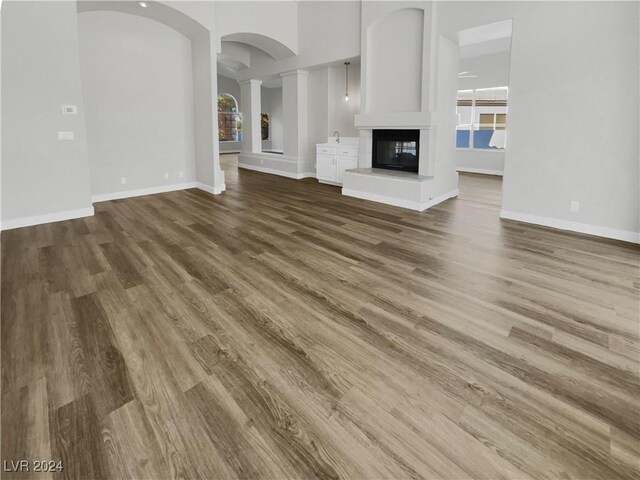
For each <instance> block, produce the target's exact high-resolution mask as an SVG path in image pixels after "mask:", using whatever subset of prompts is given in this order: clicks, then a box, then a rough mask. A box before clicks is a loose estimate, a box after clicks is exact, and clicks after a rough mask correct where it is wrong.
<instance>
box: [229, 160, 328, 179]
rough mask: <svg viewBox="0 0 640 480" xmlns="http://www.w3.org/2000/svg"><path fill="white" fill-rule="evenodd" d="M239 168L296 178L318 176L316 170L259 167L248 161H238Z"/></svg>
mask: <svg viewBox="0 0 640 480" xmlns="http://www.w3.org/2000/svg"><path fill="white" fill-rule="evenodd" d="M238 168H244V169H245V170H253V171H256V172H261V173H269V174H271V175H279V176H281V177H287V178H295V179H296V180H300V179H301V178H309V177H315V176H316V172H305V173H293V172H286V171H283V170H276V169H275V168H267V167H258V166H257V165H251V164H248V163H238Z"/></svg>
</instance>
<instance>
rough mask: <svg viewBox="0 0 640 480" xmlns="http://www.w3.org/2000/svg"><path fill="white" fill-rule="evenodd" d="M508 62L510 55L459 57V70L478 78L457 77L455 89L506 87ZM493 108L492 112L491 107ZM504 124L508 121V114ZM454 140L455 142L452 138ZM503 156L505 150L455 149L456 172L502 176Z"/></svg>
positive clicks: (507, 83)
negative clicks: (456, 87)
mask: <svg viewBox="0 0 640 480" xmlns="http://www.w3.org/2000/svg"><path fill="white" fill-rule="evenodd" d="M510 59H511V52H500V53H493V54H491V55H481V56H478V57H473V58H461V59H460V66H459V67H458V71H459V72H469V74H470V75H477V77H475V78H458V90H470V89H475V88H491V87H503V86H508V85H509V66H510ZM492 109H493V110H495V108H494V107H492ZM493 110H492V111H493ZM507 122H509V116H508V115H507ZM508 130H509V126H508V125H507V131H508ZM453 141H454V142H455V137H454V138H453ZM504 155H505V152H504V150H488V151H482V150H473V149H456V168H457V169H458V170H459V171H471V172H480V173H489V174H495V175H502V173H503V171H504Z"/></svg>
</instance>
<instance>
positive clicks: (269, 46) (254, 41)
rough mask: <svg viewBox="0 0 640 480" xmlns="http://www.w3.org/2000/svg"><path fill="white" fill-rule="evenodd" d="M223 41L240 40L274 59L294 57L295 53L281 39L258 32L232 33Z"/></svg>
mask: <svg viewBox="0 0 640 480" xmlns="http://www.w3.org/2000/svg"><path fill="white" fill-rule="evenodd" d="M221 40H222V41H223V42H229V41H231V42H238V43H244V44H246V45H251V46H252V47H255V48H257V49H260V50H262V51H263V52H265V53H267V54H268V55H270V56H271V57H272V58H273V59H274V60H283V59H285V58H288V57H293V56H294V55H295V53H294V52H293V50H291V49H290V48H289V47H287V46H286V45H284V44H283V43H280V42H279V41H277V40H275V39H273V38H271V37H267V36H266V35H260V34H258V33H230V34H228V35H225V36H223V37H222V38H221Z"/></svg>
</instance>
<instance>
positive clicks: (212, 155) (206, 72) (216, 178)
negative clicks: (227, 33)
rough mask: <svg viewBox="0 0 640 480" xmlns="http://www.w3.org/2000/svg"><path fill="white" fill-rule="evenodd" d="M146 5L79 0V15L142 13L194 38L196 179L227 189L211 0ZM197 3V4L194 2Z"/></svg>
mask: <svg viewBox="0 0 640 480" xmlns="http://www.w3.org/2000/svg"><path fill="white" fill-rule="evenodd" d="M146 3H147V5H148V6H147V7H146V8H142V7H141V6H140V5H139V4H138V3H137V2H132V1H121V0H115V1H111V0H97V1H93V0H91V1H87V0H79V1H77V2H76V5H77V10H78V13H79V14H82V13H84V12H96V11H111V12H120V13H125V14H130V15H138V16H142V17H146V18H149V19H151V20H155V21H157V22H159V23H162V24H164V25H166V26H168V27H169V28H172V29H173V30H175V31H177V32H179V33H181V34H183V35H184V36H185V37H187V38H189V39H190V40H191V45H192V59H193V79H194V125H195V154H196V155H195V156H196V178H197V182H198V185H199V186H200V187H201V188H202V189H204V190H206V191H209V192H210V193H214V194H217V193H221V192H222V191H223V190H224V189H225V186H224V172H222V170H221V169H220V159H219V147H218V138H217V131H218V116H217V112H216V110H217V109H216V108H215V107H214V104H215V100H214V99H215V98H217V64H216V61H215V53H216V52H217V44H216V42H217V39H216V36H215V31H214V28H215V27H214V21H213V19H214V17H215V16H214V12H213V8H214V6H213V3H212V2H211V3H210V2H183V3H181V2H176V3H175V4H174V5H172V6H169V5H167V4H166V3H165V2H162V1H148V2H146ZM192 3H193V4H192Z"/></svg>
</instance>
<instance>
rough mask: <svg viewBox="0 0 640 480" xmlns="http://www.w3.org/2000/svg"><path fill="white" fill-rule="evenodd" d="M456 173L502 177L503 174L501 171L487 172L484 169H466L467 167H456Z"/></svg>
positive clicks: (487, 170)
mask: <svg viewBox="0 0 640 480" xmlns="http://www.w3.org/2000/svg"><path fill="white" fill-rule="evenodd" d="M456 171H457V172H467V173H482V174H483V175H498V176H499V177H502V176H503V175H504V172H503V171H502V170H489V169H486V168H467V167H456Z"/></svg>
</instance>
